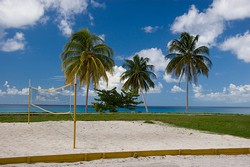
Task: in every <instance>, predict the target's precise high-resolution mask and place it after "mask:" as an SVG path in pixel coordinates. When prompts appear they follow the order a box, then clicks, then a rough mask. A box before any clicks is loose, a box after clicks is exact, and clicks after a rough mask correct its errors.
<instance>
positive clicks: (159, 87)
mask: <svg viewBox="0 0 250 167" xmlns="http://www.w3.org/2000/svg"><path fill="white" fill-rule="evenodd" d="M162 88H163V85H162V83H160V82H158V84H157V85H155V87H154V88H150V89H149V91H148V92H147V93H161V92H162Z"/></svg>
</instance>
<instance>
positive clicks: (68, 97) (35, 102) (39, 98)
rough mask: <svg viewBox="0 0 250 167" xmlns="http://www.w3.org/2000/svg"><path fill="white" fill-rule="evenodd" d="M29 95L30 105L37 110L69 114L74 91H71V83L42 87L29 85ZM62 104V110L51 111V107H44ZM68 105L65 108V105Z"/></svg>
mask: <svg viewBox="0 0 250 167" xmlns="http://www.w3.org/2000/svg"><path fill="white" fill-rule="evenodd" d="M30 91H31V93H30V96H31V101H30V105H31V106H32V107H34V108H36V109H38V110H39V111H42V112H46V113H49V114H70V115H71V117H73V116H72V114H73V112H72V101H73V100H72V96H74V92H73V91H72V84H68V85H64V86H61V87H57V88H49V89H44V88H41V87H38V88H36V87H30ZM60 105H63V106H64V108H63V111H56V112H55V111H52V110H51V109H48V108H46V106H47V107H48V106H50V107H51V106H57V107H58V106H60ZM67 105H68V106H69V108H68V109H67V110H65V108H66V106H67Z"/></svg>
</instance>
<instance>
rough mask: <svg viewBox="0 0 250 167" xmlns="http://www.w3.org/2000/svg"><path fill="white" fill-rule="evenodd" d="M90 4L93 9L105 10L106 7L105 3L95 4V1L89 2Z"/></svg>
mask: <svg viewBox="0 0 250 167" xmlns="http://www.w3.org/2000/svg"><path fill="white" fill-rule="evenodd" d="M90 3H91V5H92V6H93V7H94V8H105V7H106V5H105V3H100V2H97V1H95V0H91V1H90Z"/></svg>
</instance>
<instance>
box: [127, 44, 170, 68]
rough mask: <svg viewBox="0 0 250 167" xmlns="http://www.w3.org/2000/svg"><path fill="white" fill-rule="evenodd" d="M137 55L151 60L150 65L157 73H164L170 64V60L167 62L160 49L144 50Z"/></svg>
mask: <svg viewBox="0 0 250 167" xmlns="http://www.w3.org/2000/svg"><path fill="white" fill-rule="evenodd" d="M135 54H138V55H139V56H140V57H144V58H145V57H148V58H149V59H150V60H149V64H152V65H154V66H155V71H156V72H158V71H164V70H165V68H166V66H167V64H168V62H169V61H168V60H165V56H164V55H163V53H162V50H161V49H158V48H150V49H143V50H141V51H139V52H137V53H135ZM132 57H133V56H132ZM132 57H130V58H132Z"/></svg>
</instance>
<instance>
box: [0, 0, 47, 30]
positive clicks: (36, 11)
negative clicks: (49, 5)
mask: <svg viewBox="0 0 250 167" xmlns="http://www.w3.org/2000/svg"><path fill="white" fill-rule="evenodd" d="M0 15H1V17H0V27H2V28H20V27H24V26H27V25H34V24H35V23H36V21H38V20H39V18H41V17H42V16H43V15H44V7H43V6H42V5H41V2H40V1H34V0H22V1H20V0H11V1H9V0H2V1H0Z"/></svg>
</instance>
